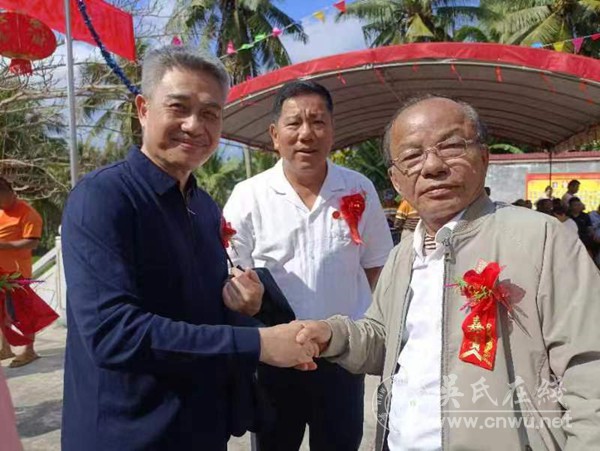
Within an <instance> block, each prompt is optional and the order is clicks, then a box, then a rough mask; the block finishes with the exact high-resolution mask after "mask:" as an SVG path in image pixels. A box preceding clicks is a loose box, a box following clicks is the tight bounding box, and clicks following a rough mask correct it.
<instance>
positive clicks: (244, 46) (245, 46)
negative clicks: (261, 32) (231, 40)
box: [238, 42, 254, 50]
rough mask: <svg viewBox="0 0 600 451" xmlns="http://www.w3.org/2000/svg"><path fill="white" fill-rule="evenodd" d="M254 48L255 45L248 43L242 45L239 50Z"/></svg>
mask: <svg viewBox="0 0 600 451" xmlns="http://www.w3.org/2000/svg"><path fill="white" fill-rule="evenodd" d="M252 47H254V43H253V42H251V43H246V44H244V45H242V46H241V47H240V48H239V49H238V50H248V49H251V48H252Z"/></svg>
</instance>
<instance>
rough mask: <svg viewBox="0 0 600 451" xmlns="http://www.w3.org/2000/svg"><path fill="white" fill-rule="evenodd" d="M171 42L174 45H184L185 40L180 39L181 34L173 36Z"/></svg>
mask: <svg viewBox="0 0 600 451" xmlns="http://www.w3.org/2000/svg"><path fill="white" fill-rule="evenodd" d="M171 44H172V45H182V44H183V42H181V39H179V36H173V39H171Z"/></svg>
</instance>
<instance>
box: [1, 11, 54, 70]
mask: <svg viewBox="0 0 600 451" xmlns="http://www.w3.org/2000/svg"><path fill="white" fill-rule="evenodd" d="M55 49H56V37H55V36H54V33H53V32H52V30H51V29H50V28H49V27H48V25H46V24H45V23H43V22H40V21H39V20H37V19H34V18H33V17H30V16H27V15H25V14H20V13H15V12H11V11H5V12H0V55H3V56H5V57H7V58H12V61H11V62H10V67H9V70H10V71H11V72H12V73H14V74H31V73H32V70H31V61H35V60H41V59H43V58H47V57H49V56H50V55H52V53H53V52H54V50H55Z"/></svg>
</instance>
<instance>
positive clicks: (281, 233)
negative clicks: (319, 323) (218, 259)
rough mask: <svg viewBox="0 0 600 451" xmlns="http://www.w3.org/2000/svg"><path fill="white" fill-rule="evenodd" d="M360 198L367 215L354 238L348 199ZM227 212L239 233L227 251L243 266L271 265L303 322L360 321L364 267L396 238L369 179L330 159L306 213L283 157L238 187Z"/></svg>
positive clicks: (381, 259)
mask: <svg viewBox="0 0 600 451" xmlns="http://www.w3.org/2000/svg"><path fill="white" fill-rule="evenodd" d="M355 193H362V194H363V195H364V196H365V200H366V206H365V211H364V213H363V215H362V218H361V219H360V222H359V225H358V230H359V232H360V236H361V238H362V240H363V242H364V244H361V245H358V244H355V243H354V242H353V241H352V240H351V236H350V228H349V226H348V224H347V223H346V221H345V220H344V219H343V218H339V219H336V218H335V217H334V216H336V215H334V212H335V211H338V210H339V207H340V199H341V198H342V197H343V196H346V195H350V194H355ZM223 215H224V217H225V218H226V220H227V221H229V222H231V225H232V227H233V228H234V229H235V230H236V231H237V233H236V235H235V236H234V237H233V238H232V240H231V247H230V248H229V249H228V251H229V255H230V256H231V259H232V260H233V262H234V263H235V264H236V265H241V266H242V267H266V268H269V270H270V271H271V273H272V275H273V277H274V278H275V280H276V281H277V284H278V285H279V286H280V288H281V289H282V291H283V292H284V294H285V295H286V297H287V299H288V301H289V302H290V305H291V307H292V308H293V309H294V312H295V313H296V317H297V318H298V319H325V318H328V317H330V316H332V315H335V314H343V315H348V316H350V317H351V318H354V319H358V318H361V317H362V316H363V314H364V312H365V310H366V309H367V307H368V306H369V304H370V303H371V289H370V287H369V283H368V280H367V277H366V274H365V272H364V269H363V268H374V267H378V266H383V264H384V263H385V261H386V259H387V256H388V254H389V252H390V250H391V248H392V245H393V244H392V238H391V234H390V231H389V227H388V224H387V221H386V219H385V216H384V214H383V209H382V208H381V204H380V202H379V198H378V196H377V193H376V191H375V188H374V186H373V184H372V183H371V181H370V180H369V179H367V178H366V177H365V176H363V175H362V174H359V173H358V172H355V171H352V170H349V169H346V168H342V167H340V166H337V165H335V164H333V163H331V162H329V161H328V162H327V176H326V178H325V181H324V182H323V186H322V187H321V191H320V193H319V196H318V197H317V199H316V201H315V204H314V205H313V207H312V209H311V210H309V209H308V208H307V207H306V205H304V203H303V202H302V200H301V199H300V197H299V196H298V194H297V193H296V192H295V190H294V189H293V188H292V186H291V184H290V183H289V181H288V180H287V178H286V177H285V174H284V172H283V165H282V162H281V160H280V161H279V162H278V163H277V164H276V165H275V166H274V167H273V168H271V169H269V170H267V171H265V172H263V173H261V174H258V175H256V176H254V177H252V178H250V179H248V180H245V181H243V182H241V183H239V184H238V185H236V187H235V188H234V190H233V192H232V194H231V197H230V198H229V200H228V202H227V204H226V205H225V208H224V210H223Z"/></svg>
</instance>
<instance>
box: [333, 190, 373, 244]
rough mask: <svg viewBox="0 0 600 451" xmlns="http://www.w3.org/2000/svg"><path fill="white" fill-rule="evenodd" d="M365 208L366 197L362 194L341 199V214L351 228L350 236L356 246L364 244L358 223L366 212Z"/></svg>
mask: <svg viewBox="0 0 600 451" xmlns="http://www.w3.org/2000/svg"><path fill="white" fill-rule="evenodd" d="M365 206H366V204H365V197H364V196H363V195H362V194H361V193H356V194H350V195H348V196H344V197H342V198H341V199H340V212H341V215H342V217H343V218H344V219H345V220H346V222H347V223H348V227H350V236H351V237H352V241H353V242H354V243H355V244H364V243H363V241H362V239H361V238H360V233H359V232H358V223H359V222H360V219H361V218H362V215H363V213H364V211H365ZM334 214H335V212H334Z"/></svg>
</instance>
